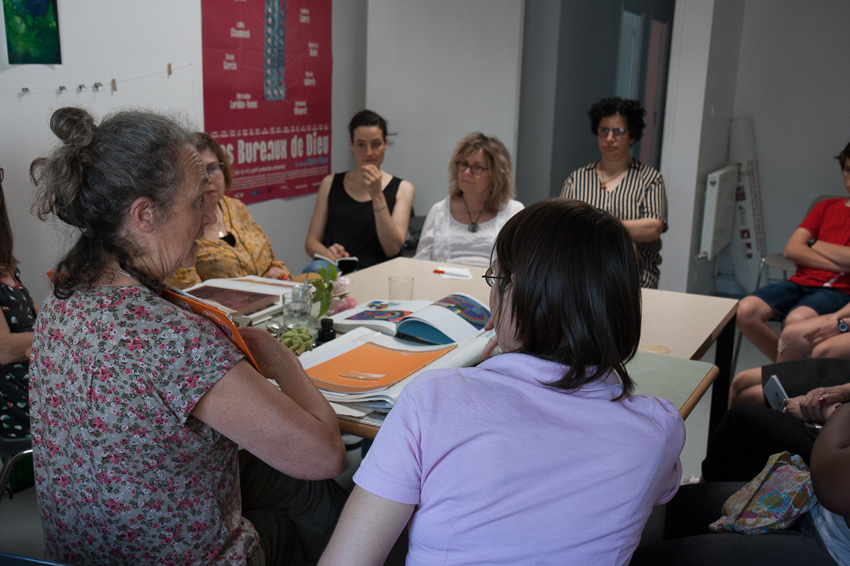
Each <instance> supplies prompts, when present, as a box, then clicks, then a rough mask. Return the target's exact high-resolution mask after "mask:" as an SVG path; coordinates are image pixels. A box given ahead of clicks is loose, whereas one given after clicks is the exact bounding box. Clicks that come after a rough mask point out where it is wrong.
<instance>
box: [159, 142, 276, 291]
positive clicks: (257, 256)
mask: <svg viewBox="0 0 850 566" xmlns="http://www.w3.org/2000/svg"><path fill="white" fill-rule="evenodd" d="M194 141H195V148H196V149H197V150H198V152H199V153H200V154H201V158H202V159H203V160H204V167H206V169H207V175H209V177H210V186H209V190H208V191H207V196H206V198H208V199H210V202H211V204H213V205H214V208H215V222H214V223H213V224H207V225H206V226H204V237H203V238H199V239H198V240H197V242H198V254H197V260H196V261H195V267H191V268H180V269H178V270H177V271H175V272H174V273H173V274H172V275H171V276H169V277H168V278H167V279H166V280H165V282H166V283H167V284H168V285H172V286H174V287H177V288H178V289H185V288H186V287H190V286H192V285H195V284H196V283H200V282H201V281H205V280H207V279H214V278H221V277H242V276H245V275H260V276H262V277H269V278H272V279H288V278H289V277H290V273H289V270H288V269H287V268H286V266H285V265H284V264H283V262H282V261H278V260H277V259H275V257H274V251H273V250H272V244H271V242H270V241H269V238H268V236H266V233H265V232H263V229H262V228H260V225H259V224H257V221H256V220H254V218H253V217H252V216H251V213H250V212H248V208H247V207H246V206H245V205H244V204H242V202H241V201H238V200H236V199H232V198H229V197H226V196H225V195H224V193H226V192H227V191H229V190H230V183H231V181H232V180H233V172H232V170H231V168H230V161H229V160H228V159H227V154H225V153H224V150H223V149H222V148H221V146H220V145H218V143H217V142H216V141H215V140H214V139H213V138H212V136H210V135H209V134H205V133H203V132H198V133H196V134H195V136H194Z"/></svg>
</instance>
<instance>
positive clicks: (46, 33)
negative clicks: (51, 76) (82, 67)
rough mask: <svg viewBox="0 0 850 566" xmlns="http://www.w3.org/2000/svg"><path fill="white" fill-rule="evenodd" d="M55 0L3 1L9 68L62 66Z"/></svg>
mask: <svg viewBox="0 0 850 566" xmlns="http://www.w3.org/2000/svg"><path fill="white" fill-rule="evenodd" d="M56 1H57V0H3V20H4V21H3V23H4V26H5V28H6V52H7V54H8V58H9V64H10V65H56V64H60V63H62V50H61V46H60V45H59V17H58V14H57V11H56Z"/></svg>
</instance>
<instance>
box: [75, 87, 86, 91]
mask: <svg viewBox="0 0 850 566" xmlns="http://www.w3.org/2000/svg"><path fill="white" fill-rule="evenodd" d="M85 90H86V85H78V86H77V92H85Z"/></svg>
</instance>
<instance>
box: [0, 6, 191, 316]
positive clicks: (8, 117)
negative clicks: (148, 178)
mask: <svg viewBox="0 0 850 566" xmlns="http://www.w3.org/2000/svg"><path fill="white" fill-rule="evenodd" d="M58 8H59V32H60V38H61V43H62V64H61V65H55V66H51V65H20V66H13V67H12V66H8V65H4V66H2V67H0V97H2V103H0V124H2V126H0V127H2V136H0V166H2V167H4V168H5V170H6V179H5V181H4V183H3V188H4V190H5V193H6V201H7V205H8V207H9V213H10V217H11V219H12V224H13V228H14V231H15V255H16V256H17V258H18V260H19V261H20V262H21V272H22V276H23V278H24V281H25V283H26V284H27V286H28V287H29V289H30V291H32V294H33V298H34V299H35V300H36V301H37V302H39V303H40V302H41V301H42V299H43V298H44V297H45V296H46V294H47V292H48V285H47V281H46V278H45V276H44V271H45V270H46V269H49V268H52V267H53V264H54V263H55V260H56V259H57V258H58V256H59V255H60V254H61V252H62V251H63V250H64V246H65V244H66V242H67V238H63V237H62V234H61V232H60V231H59V230H58V229H57V227H56V226H52V225H50V224H45V223H42V222H40V221H39V220H38V219H36V218H35V217H34V216H32V215H31V214H30V211H29V209H30V200H31V195H32V192H33V190H32V186H31V184H30V182H29V177H28V171H29V165H30V163H31V162H32V160H33V159H34V158H35V157H37V156H39V155H42V154H43V153H44V152H45V151H46V150H47V149H48V148H49V147H50V146H52V145H53V144H54V143H55V142H57V141H58V140H57V138H56V137H55V136H53V134H52V133H51V132H50V129H49V127H48V121H49V119H50V115H51V113H52V112H53V111H54V110H55V109H56V108H60V107H62V106H69V105H77V106H83V107H85V108H87V109H88V110H89V111H91V112H93V113H94V114H95V116H96V117H101V116H103V115H104V114H106V113H108V112H109V111H111V110H114V109H117V108H120V107H122V106H147V107H155V108H156V109H158V110H161V111H167V112H174V113H178V114H180V115H182V116H184V117H185V118H186V119H188V120H191V121H192V122H193V123H194V124H198V125H199V124H201V122H202V118H203V99H202V90H201V65H200V62H201V42H200V3H199V2H169V1H168V0H151V1H149V2H135V3H134V2H108V1H104V0H76V1H75V2H73V3H69V2H59V3H58ZM153 30H155V31H153ZM0 33H2V32H0ZM0 40H2V45H3V46H5V44H6V40H5V36H3V37H2V38H0ZM2 60H3V61H4V63H5V62H6V61H8V59H6V58H5V57H3V59H2ZM168 63H171V64H172V70H173V74H172V76H171V77H170V78H169V77H168V76H167V74H166V69H167V65H168ZM113 78H115V79H117V83H118V84H117V86H118V90H117V91H116V92H115V93H112V92H110V89H109V83H110V81H111V80H112V79H113ZM95 82H102V83H103V84H104V87H105V88H104V90H103V91H100V92H94V90H93V86H92V85H93V84H94V83H95ZM80 84H84V85H86V90H85V91H84V92H82V93H78V92H77V91H76V89H77V86H78V85H80ZM60 85H64V86H66V87H67V89H68V92H66V93H65V94H58V93H57V90H58V88H59V86H60ZM23 87H26V88H29V89H30V93H29V94H27V95H23V96H21V95H19V93H20V91H21V88H23Z"/></svg>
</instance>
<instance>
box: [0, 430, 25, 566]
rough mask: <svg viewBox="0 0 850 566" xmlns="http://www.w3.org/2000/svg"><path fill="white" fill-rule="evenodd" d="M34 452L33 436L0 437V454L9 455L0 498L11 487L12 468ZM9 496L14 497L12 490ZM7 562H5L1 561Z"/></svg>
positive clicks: (2, 472)
mask: <svg viewBox="0 0 850 566" xmlns="http://www.w3.org/2000/svg"><path fill="white" fill-rule="evenodd" d="M28 454H32V439H31V438H4V437H0V456H3V457H7V458H6V461H5V462H4V463H3V467H2V468H0V500H1V499H2V498H3V493H4V492H5V491H6V489H7V488H8V487H9V478H10V477H11V475H12V469H13V468H14V467H15V464H17V463H18V462H19V461H20V459H21V458H23V457H24V456H26V455H28ZM9 497H12V493H11V491H10V492H9ZM0 563H2V564H5V562H2V561H0Z"/></svg>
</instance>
